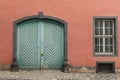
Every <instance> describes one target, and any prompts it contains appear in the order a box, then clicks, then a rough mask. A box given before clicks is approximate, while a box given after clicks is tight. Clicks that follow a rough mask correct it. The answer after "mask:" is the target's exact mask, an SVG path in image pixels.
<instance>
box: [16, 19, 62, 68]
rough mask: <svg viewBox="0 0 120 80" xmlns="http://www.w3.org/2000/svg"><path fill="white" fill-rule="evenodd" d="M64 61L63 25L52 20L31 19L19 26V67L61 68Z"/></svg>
mask: <svg viewBox="0 0 120 80" xmlns="http://www.w3.org/2000/svg"><path fill="white" fill-rule="evenodd" d="M63 61H64V29H63V25H62V24H60V23H58V22H54V21H50V20H29V21H25V22H23V23H21V24H18V27H17V63H18V66H19V68H27V69H30V68H31V69H60V68H61V67H62V64H63Z"/></svg>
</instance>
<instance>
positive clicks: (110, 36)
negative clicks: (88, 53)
mask: <svg viewBox="0 0 120 80" xmlns="http://www.w3.org/2000/svg"><path fill="white" fill-rule="evenodd" d="M96 20H98V21H103V22H102V25H103V26H102V28H103V30H102V31H103V32H102V34H103V35H95V29H96V25H95V21H96ZM105 21H112V23H113V24H112V31H113V34H112V35H105ZM93 24H94V25H93V33H94V34H93V35H94V36H93V38H94V42H93V43H94V46H93V47H94V55H95V56H116V55H117V44H116V42H117V17H94V18H93ZM108 29H109V28H108ZM98 30H99V32H100V29H98ZM109 33H110V32H109ZM95 38H99V39H100V38H102V39H103V42H102V47H103V52H100V46H101V45H100V41H99V45H98V44H97V45H98V46H99V47H98V48H99V51H98V52H96V49H95V47H96V44H95ZM105 38H112V40H113V44H112V47H113V51H112V52H110V51H109V52H106V51H105V46H106V45H109V50H110V47H111V44H105ZM108 40H109V39H108ZM109 41H110V40H109Z"/></svg>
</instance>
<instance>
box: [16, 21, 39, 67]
mask: <svg viewBox="0 0 120 80" xmlns="http://www.w3.org/2000/svg"><path fill="white" fill-rule="evenodd" d="M38 60H39V55H38V20H29V21H25V22H22V23H21V24H18V26H17V63H18V66H19V68H34V69H38V68H39V64H40V63H39V61H38Z"/></svg>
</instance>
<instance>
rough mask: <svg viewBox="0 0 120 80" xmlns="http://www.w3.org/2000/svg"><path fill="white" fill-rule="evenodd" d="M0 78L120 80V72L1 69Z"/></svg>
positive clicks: (17, 79) (6, 79) (0, 79)
mask: <svg viewBox="0 0 120 80" xmlns="http://www.w3.org/2000/svg"><path fill="white" fill-rule="evenodd" d="M0 80H120V74H96V73H63V72H61V71H59V70H31V71H18V72H10V71H0Z"/></svg>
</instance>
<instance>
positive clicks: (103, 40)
mask: <svg viewBox="0 0 120 80" xmlns="http://www.w3.org/2000/svg"><path fill="white" fill-rule="evenodd" d="M103 54H105V21H104V20H103Z"/></svg>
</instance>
